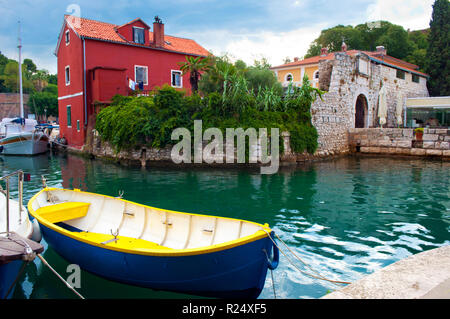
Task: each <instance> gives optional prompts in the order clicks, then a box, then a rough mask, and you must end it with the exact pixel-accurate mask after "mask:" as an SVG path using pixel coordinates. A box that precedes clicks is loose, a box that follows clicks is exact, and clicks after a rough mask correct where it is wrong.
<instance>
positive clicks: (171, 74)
mask: <svg viewBox="0 0 450 319" xmlns="http://www.w3.org/2000/svg"><path fill="white" fill-rule="evenodd" d="M55 55H56V56H57V58H58V108H59V124H60V132H61V136H62V137H65V138H66V140H67V142H68V145H69V146H71V147H75V148H78V149H81V148H82V146H83V145H84V144H85V139H86V132H87V128H88V123H93V122H95V115H96V110H95V105H99V104H100V105H108V103H109V102H110V101H111V98H112V97H113V96H114V95H116V94H121V95H129V94H130V92H131V91H132V89H131V88H130V86H133V83H136V84H135V89H138V88H139V83H141V90H142V91H144V92H146V91H147V92H148V91H150V90H152V89H153V88H154V87H156V86H162V85H164V84H168V85H172V86H173V87H175V88H177V89H185V90H186V91H187V92H190V89H191V86H190V83H189V74H186V75H184V76H182V73H181V71H180V66H179V65H178V62H182V61H186V56H204V57H206V56H208V55H209V52H208V51H207V50H206V49H204V48H203V47H202V46H200V45H199V44H197V43H196V42H195V41H194V40H191V39H185V38H179V37H173V36H169V35H166V34H164V24H163V23H162V22H161V20H160V19H159V18H158V17H156V18H155V22H154V23H153V30H152V31H151V27H150V26H149V25H147V24H146V23H145V22H144V21H142V20H141V19H135V20H133V21H131V22H128V23H126V24H123V25H114V24H110V23H104V22H100V21H95V20H89V19H84V18H76V17H74V16H69V15H66V16H64V23H63V26H62V28H61V32H60V35H59V39H58V45H57V47H56V50H55ZM90 125H91V124H90Z"/></svg>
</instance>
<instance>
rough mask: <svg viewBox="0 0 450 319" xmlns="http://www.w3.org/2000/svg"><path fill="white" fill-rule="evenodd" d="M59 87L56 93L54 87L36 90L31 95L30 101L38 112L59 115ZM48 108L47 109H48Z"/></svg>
mask: <svg viewBox="0 0 450 319" xmlns="http://www.w3.org/2000/svg"><path fill="white" fill-rule="evenodd" d="M57 90H58V89H57V88H56V94H55V93H54V92H53V91H54V88H50V89H48V90H46V89H44V90H43V91H42V92H34V93H32V94H31V95H30V103H31V105H32V107H33V110H34V112H36V114H47V116H58V91H57ZM46 110H47V111H46Z"/></svg>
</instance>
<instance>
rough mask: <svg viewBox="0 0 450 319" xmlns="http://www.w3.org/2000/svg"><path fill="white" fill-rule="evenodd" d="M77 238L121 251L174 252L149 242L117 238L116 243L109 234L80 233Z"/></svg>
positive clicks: (123, 237)
mask: <svg viewBox="0 0 450 319" xmlns="http://www.w3.org/2000/svg"><path fill="white" fill-rule="evenodd" d="M77 237H79V238H80V239H85V240H88V241H91V242H94V243H96V244H97V245H105V246H114V247H116V248H120V249H132V250H134V251H148V250H155V249H156V250H173V249H172V248H169V247H165V246H161V245H158V244H157V243H153V242H151V241H148V240H144V239H138V238H132V237H126V236H120V235H119V236H117V237H116V239H117V240H116V241H113V239H114V236H113V235H108V234H100V233H91V232H80V233H77Z"/></svg>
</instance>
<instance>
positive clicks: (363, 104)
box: [355, 94, 368, 128]
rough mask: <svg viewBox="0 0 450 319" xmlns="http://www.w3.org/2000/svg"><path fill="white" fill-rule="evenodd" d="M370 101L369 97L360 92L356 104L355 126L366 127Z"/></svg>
mask: <svg viewBox="0 0 450 319" xmlns="http://www.w3.org/2000/svg"><path fill="white" fill-rule="evenodd" d="M367 106H368V103H367V98H366V97H365V96H364V95H363V94H360V95H359V96H358V98H357V99H356V106H355V128H364V127H366V118H367V113H368V107H367Z"/></svg>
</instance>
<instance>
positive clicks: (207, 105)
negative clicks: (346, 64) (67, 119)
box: [96, 77, 322, 153]
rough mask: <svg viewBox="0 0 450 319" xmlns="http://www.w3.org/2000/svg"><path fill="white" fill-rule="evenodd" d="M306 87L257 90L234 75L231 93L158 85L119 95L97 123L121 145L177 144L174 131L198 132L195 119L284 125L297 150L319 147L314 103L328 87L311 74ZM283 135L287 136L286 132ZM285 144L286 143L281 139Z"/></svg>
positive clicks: (208, 123) (209, 123)
mask: <svg viewBox="0 0 450 319" xmlns="http://www.w3.org/2000/svg"><path fill="white" fill-rule="evenodd" d="M304 83H305V85H303V86H302V87H300V88H295V87H292V86H291V87H289V88H288V92H287V94H285V95H280V94H278V95H277V93H276V91H275V90H274V89H270V88H260V89H259V90H258V93H257V94H255V93H253V90H252V91H249V90H248V89H247V87H246V82H245V79H243V78H239V77H232V79H231V80H230V82H229V83H228V84H227V85H228V89H227V90H226V92H227V93H226V94H225V95H224V94H219V93H216V92H213V93H210V94H208V95H206V96H204V97H201V96H199V95H198V94H194V95H192V96H186V95H185V94H184V93H183V92H180V91H177V90H175V89H174V88H172V87H170V86H164V87H162V88H158V89H156V90H155V91H154V92H153V94H152V95H151V96H150V97H123V96H115V97H114V98H113V101H112V103H111V105H110V106H109V107H107V108H105V109H103V110H102V111H101V112H100V113H99V114H98V116H97V123H96V129H97V131H98V132H99V133H100V135H101V137H102V138H103V139H104V140H106V141H109V142H110V143H112V144H113V145H114V146H115V147H116V150H117V151H120V150H121V149H131V148H135V147H139V146H144V145H145V146H149V147H156V148H163V147H165V146H166V145H168V144H173V143H174V142H173V141H172V140H171V134H172V131H173V130H174V129H176V128H180V127H184V128H187V129H189V130H190V131H191V132H192V133H193V129H194V120H202V121H203V130H206V129H208V128H212V127H216V128H219V129H221V130H222V131H223V132H225V130H226V129H227V128H239V127H240V128H243V129H244V130H245V129H248V128H255V129H257V130H258V129H259V128H266V129H267V132H268V133H269V134H270V131H271V129H272V128H279V130H280V135H281V133H282V132H284V131H288V132H290V134H291V148H292V150H293V151H294V152H297V153H303V152H304V151H307V152H309V153H314V152H315V151H316V150H317V145H318V144H317V138H318V134H317V130H316V129H315V127H314V126H313V125H312V123H311V112H310V108H311V104H312V103H313V102H314V100H315V99H316V98H317V97H321V94H322V92H321V91H319V90H317V89H314V88H312V87H311V85H310V83H309V81H308V79H307V77H305V79H304ZM280 139H281V137H280ZM280 146H281V147H283V143H282V142H281V143H280Z"/></svg>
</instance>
